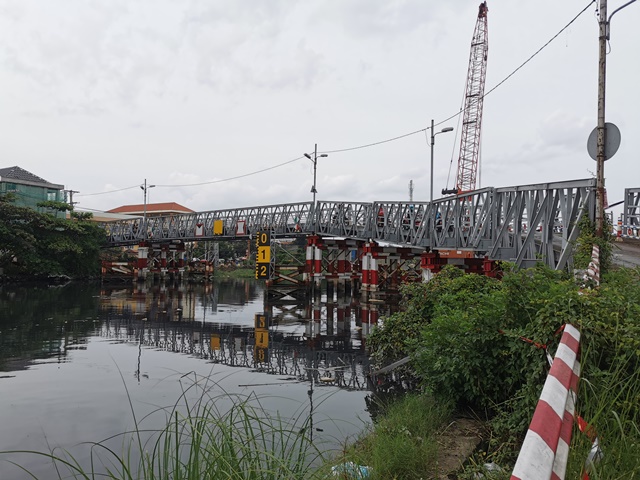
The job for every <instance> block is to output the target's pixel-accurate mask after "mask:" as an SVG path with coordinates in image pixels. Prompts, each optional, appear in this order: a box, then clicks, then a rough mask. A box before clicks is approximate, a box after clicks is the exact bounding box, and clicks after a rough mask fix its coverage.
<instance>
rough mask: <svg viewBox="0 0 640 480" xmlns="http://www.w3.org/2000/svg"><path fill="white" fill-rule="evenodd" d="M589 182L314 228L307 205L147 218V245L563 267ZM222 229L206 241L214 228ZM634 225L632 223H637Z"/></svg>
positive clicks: (133, 233)
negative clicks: (339, 247)
mask: <svg viewBox="0 0 640 480" xmlns="http://www.w3.org/2000/svg"><path fill="white" fill-rule="evenodd" d="M594 192H595V179H585V180H572V181H565V182H554V183H545V184H537V185H522V186H515V187H503V188H483V189H479V190H475V191H473V192H467V193H462V194H459V195H456V196H450V197H445V198H442V199H439V200H435V201H433V202H431V203H429V202H391V201H389V202H373V203H362V202H329V201H318V202H317V210H316V213H315V214H316V215H317V217H316V220H317V224H316V226H315V227H316V228H314V222H313V221H312V219H311V218H310V216H309V213H310V211H311V203H310V202H306V203H294V204H283V205H271V206H266V207H251V208H239V209H232V210H218V211H211V212H202V213H193V214H186V215H174V216H166V217H152V218H148V219H147V221H148V232H147V236H146V238H147V239H149V240H151V241H154V242H155V241H158V240H161V241H166V242H169V241H177V240H181V241H195V240H210V239H219V240H229V239H241V238H247V237H248V236H249V235H251V234H254V233H255V232H256V231H259V230H270V231H271V232H272V235H273V236H274V237H292V236H296V235H309V234H312V233H317V234H318V235H321V236H325V237H343V238H354V239H359V240H364V241H368V240H372V241H376V242H383V243H385V242H386V243H392V244H398V245H401V246H405V245H406V246H413V247H420V248H424V249H428V250H432V251H433V250H446V249H466V250H472V251H474V252H475V254H476V256H484V255H487V256H488V257H489V258H490V259H492V260H508V261H512V262H515V263H516V265H518V266H524V267H526V266H531V265H533V264H535V263H536V262H538V261H543V262H544V263H546V264H547V265H549V266H550V267H553V268H564V267H565V266H566V265H567V262H569V261H570V258H571V249H572V247H573V245H574V244H575V241H576V239H577V237H578V233H579V232H578V230H577V224H578V220H579V218H580V216H581V215H582V214H583V213H587V214H588V215H589V218H591V219H592V220H593V219H594V215H595V193H594ZM627 192H630V193H628V194H627V197H628V200H627V201H628V205H629V207H627V205H626V204H625V212H628V215H629V216H628V218H629V219H633V220H634V221H636V222H638V220H639V219H640V217H639V214H640V206H639V198H640V189H627ZM216 220H218V221H222V224H223V230H222V232H221V233H219V234H217V235H214V222H215V221H216ZM140 222H141V219H137V218H134V219H132V220H126V221H118V222H114V223H108V224H104V226H105V229H106V230H107V232H108V234H109V243H110V244H111V245H126V244H134V243H137V242H140V241H143V240H144V239H145V236H144V234H143V232H141V223H140ZM638 224H640V223H638Z"/></svg>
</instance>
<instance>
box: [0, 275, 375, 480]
mask: <svg viewBox="0 0 640 480" xmlns="http://www.w3.org/2000/svg"><path fill="white" fill-rule="evenodd" d="M264 298H265V292H264V289H263V284H262V283H259V282H256V281H253V280H233V279H230V280H221V281H216V282H214V283H211V284H206V285H203V284H196V285H191V284H189V285H180V286H172V287H169V286H165V285H155V286H144V285H133V286H118V287H105V286H103V285H99V284H95V285H92V284H77V283H71V284H67V285H65V286H56V287H47V286H38V287H34V286H29V287H23V286H20V287H7V286H4V287H0V452H6V451H13V450H21V451H22V450H33V451H39V452H49V451H54V453H57V454H62V451H63V450H67V451H69V452H70V453H71V455H73V458H75V459H76V460H77V461H78V462H79V463H80V464H81V465H83V467H85V468H86V467H87V466H88V462H89V458H90V448H89V444H88V443H87V442H101V441H105V443H104V444H105V445H107V446H109V447H111V448H114V449H115V450H116V451H121V450H122V449H123V446H124V448H126V446H125V444H126V440H125V437H123V436H122V435H121V434H122V433H123V432H126V431H130V430H132V429H134V428H135V427H136V425H138V428H139V429H141V430H145V429H148V430H152V431H153V430H159V429H162V428H164V427H165V425H166V411H167V409H168V408H170V407H171V406H172V405H175V404H178V403H180V398H181V395H182V394H183V392H185V391H187V392H188V394H187V395H186V398H188V396H189V395H191V394H197V392H201V391H202V388H204V387H201V386H202V385H206V388H207V395H209V396H212V397H215V398H217V399H218V400H217V402H218V404H219V405H218V407H219V406H220V404H224V402H231V398H232V397H233V395H239V396H240V397H241V398H244V397H246V396H250V395H255V397H257V398H258V399H259V402H260V404H261V406H262V408H264V409H265V410H266V411H267V412H268V413H269V414H272V415H280V416H281V417H283V419H285V420H287V421H289V420H290V419H294V420H295V419H305V418H308V416H309V415H310V414H311V420H312V422H313V429H312V430H313V435H314V436H313V440H314V442H315V443H316V444H317V445H319V446H321V448H323V449H338V448H340V446H341V445H342V444H343V443H344V442H345V441H347V440H348V439H352V440H353V438H354V437H355V436H356V435H357V434H358V433H359V432H360V431H362V430H363V429H364V428H365V427H366V425H367V424H368V423H369V422H370V416H369V414H368V412H367V410H366V404H365V399H366V397H367V395H369V392H368V391H367V382H366V371H367V369H368V360H367V356H366V353H365V350H364V347H365V343H366V336H367V334H368V332H369V330H370V324H368V323H367V322H366V321H365V322H362V320H361V319H362V318H363V317H362V315H361V311H360V307H359V305H358V304H357V302H354V301H352V300H340V301H339V300H337V299H336V300H332V301H331V302H329V303H327V302H326V299H323V300H324V301H323V302H321V303H319V304H317V305H308V304H307V305H304V304H296V303H290V304H278V305H271V304H269V303H266V302H265V299H264ZM262 314H264V317H260V315H262ZM256 316H258V317H256ZM365 318H366V317H365ZM256 327H258V328H256ZM265 328H266V330H265ZM205 379H206V381H205ZM196 383H197V385H198V387H197V388H193V386H194V384H196ZM183 398H184V397H183ZM291 421H293V420H291ZM106 439H109V440H106ZM11 462H16V463H18V464H19V465H21V466H23V467H25V468H27V469H28V470H29V471H30V472H32V473H33V474H34V475H35V476H36V477H37V478H39V479H43V480H47V479H51V478H58V474H57V473H56V472H55V470H53V467H52V465H51V462H50V461H48V460H47V459H46V458H44V457H40V456H37V455H33V454H25V453H10V454H8V453H2V454H0V479H3V480H4V479H22V478H32V477H30V476H28V475H27V474H26V473H25V472H24V471H22V470H21V469H19V468H18V467H16V466H15V465H13V464H12V463H11ZM63 473H64V472H63Z"/></svg>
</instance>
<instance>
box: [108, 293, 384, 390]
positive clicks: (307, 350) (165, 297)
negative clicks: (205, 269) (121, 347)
mask: <svg viewBox="0 0 640 480" xmlns="http://www.w3.org/2000/svg"><path fill="white" fill-rule="evenodd" d="M239 283H243V284H244V285H243V286H244V288H243V289H240V290H238V289H237V288H236V289H235V291H236V292H238V291H239V292H240V294H241V296H245V295H244V294H246V296H245V298H243V299H238V300H239V301H238V303H239V304H244V303H245V302H248V301H249V300H250V299H251V298H255V297H256V296H259V293H260V292H258V291H254V290H255V289H257V288H258V286H259V284H257V283H255V282H242V281H241V282H239ZM243 292H244V294H243ZM219 294H220V290H219V289H218V288H216V284H206V285H180V286H177V287H175V288H167V287H166V286H165V285H155V286H148V285H145V284H138V285H135V286H134V287H133V290H131V289H103V290H102V292H101V303H100V317H101V320H102V323H101V326H100V327H99V329H98V332H97V333H98V334H99V335H100V336H101V337H104V338H108V339H113V340H115V341H118V342H124V343H135V344H138V345H139V348H140V355H141V354H142V349H143V348H154V349H159V350H163V351H169V352H175V353H178V354H187V355H192V356H196V357H199V358H202V359H203V360H206V361H208V362H212V363H220V364H224V365H228V366H233V367H244V368H250V369H254V370H257V371H261V372H264V373H266V374H269V375H278V376H285V377H288V378H287V379H286V380H287V381H293V380H297V381H301V382H303V381H304V382H309V381H311V382H313V383H316V384H323V383H324V384H331V385H335V386H338V387H341V388H346V389H354V390H366V389H368V388H370V385H368V383H367V379H368V374H369V367H370V366H369V359H368V355H367V352H366V351H365V347H366V338H367V336H368V335H369V333H370V331H371V328H372V327H373V325H374V324H375V323H377V321H378V318H379V315H380V314H381V313H382V314H387V313H390V312H391V311H392V310H393V309H394V307H389V306H379V305H375V304H363V303H360V302H359V301H358V300H357V299H355V298H338V299H337V300H336V301H330V302H327V301H326V299H324V298H322V299H321V298H316V299H315V300H314V299H307V300H292V301H290V302H283V301H279V302H278V303H269V301H268V300H265V301H264V302H263V304H262V310H261V311H259V309H260V304H259V302H256V303H255V304H254V305H253V306H254V307H255V309H256V310H255V311H256V314H258V313H259V314H264V318H265V319H266V324H265V325H263V326H264V327H266V331H265V330H262V333H263V334H264V335H266V337H265V336H264V335H260V333H261V329H258V328H256V327H257V325H256V324H255V322H254V314H253V313H252V312H251V309H250V308H246V304H245V308H243V309H242V311H241V312H240V316H238V315H237V314H236V315H234V317H235V318H231V316H230V318H229V319H228V320H226V319H225V321H220V320H219V319H220V312H218V302H219ZM264 297H265V298H267V296H266V295H264ZM225 300H226V301H225V304H226V305H227V307H228V299H225ZM381 310H382V311H381ZM236 313H237V312H236ZM212 314H213V315H212ZM207 315H208V318H207ZM223 316H224V312H223ZM139 371H140V368H139V366H138V375H139ZM274 380H275V379H274ZM281 380H282V379H281ZM276 381H277V380H276ZM265 383H267V382H265Z"/></svg>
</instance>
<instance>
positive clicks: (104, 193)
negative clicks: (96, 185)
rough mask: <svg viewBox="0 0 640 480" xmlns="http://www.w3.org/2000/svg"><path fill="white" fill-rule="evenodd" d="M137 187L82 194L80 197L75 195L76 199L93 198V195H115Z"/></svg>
mask: <svg viewBox="0 0 640 480" xmlns="http://www.w3.org/2000/svg"><path fill="white" fill-rule="evenodd" d="M138 187H139V185H133V186H132V187H125V188H119V189H117V190H109V191H107V192H97V193H82V194H80V195H76V196H77V197H93V196H95V195H106V194H107V193H116V192H123V191H125V190H131V189H132V188H138Z"/></svg>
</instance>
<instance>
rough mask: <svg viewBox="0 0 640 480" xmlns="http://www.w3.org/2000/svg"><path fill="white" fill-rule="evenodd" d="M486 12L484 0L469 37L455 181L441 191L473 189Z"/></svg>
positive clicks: (484, 58) (461, 191) (446, 192)
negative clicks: (452, 186) (470, 37)
mask: <svg viewBox="0 0 640 480" xmlns="http://www.w3.org/2000/svg"><path fill="white" fill-rule="evenodd" d="M488 11H489V9H488V8H487V2H482V3H481V4H480V7H479V10H478V19H477V21H476V27H475V29H474V31H473V38H472V39H471V54H470V55H469V70H468V72H467V84H466V86H465V101H464V113H463V117H462V132H461V134H460V156H459V157H458V172H457V174H456V184H455V188H454V189H452V190H447V189H444V190H442V193H443V194H450V193H464V192H469V191H472V190H475V189H476V176H477V173H478V158H479V155H480V133H481V128H482V104H483V101H484V83H485V77H486V72H487V52H488V50H489V42H488V27H487V12H488Z"/></svg>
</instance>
